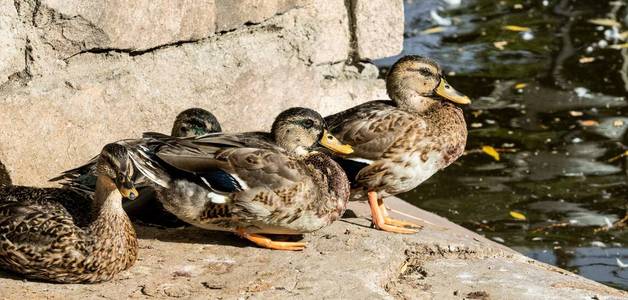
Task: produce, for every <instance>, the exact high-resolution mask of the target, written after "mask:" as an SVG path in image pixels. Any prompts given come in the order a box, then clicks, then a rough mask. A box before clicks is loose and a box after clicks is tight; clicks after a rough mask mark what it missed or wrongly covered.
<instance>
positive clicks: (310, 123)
mask: <svg viewBox="0 0 628 300" xmlns="http://www.w3.org/2000/svg"><path fill="white" fill-rule="evenodd" d="M302 124H303V127H305V128H312V126H314V121H312V120H309V119H308V120H304V121H303V123H302Z"/></svg>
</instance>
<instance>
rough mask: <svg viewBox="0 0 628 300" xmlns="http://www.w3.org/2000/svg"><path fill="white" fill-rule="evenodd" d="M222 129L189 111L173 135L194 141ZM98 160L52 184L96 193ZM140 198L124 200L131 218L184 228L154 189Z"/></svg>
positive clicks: (200, 112) (195, 110) (206, 115)
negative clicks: (200, 136) (193, 139)
mask: <svg viewBox="0 0 628 300" xmlns="http://www.w3.org/2000/svg"><path fill="white" fill-rule="evenodd" d="M221 131H222V128H221V127H220V123H219V122H218V120H217V119H216V117H215V116H214V115H213V114H212V113H210V112H209V111H207V110H204V109H202V108H189V109H186V110H184V111H182V112H180V113H179V114H178V115H177V116H176V118H175V120H174V123H173V125H172V132H171V135H172V136H175V137H192V136H199V135H204V134H208V133H214V132H221ZM97 158H98V156H96V157H95V158H93V159H92V160H91V161H90V163H88V164H86V165H84V166H81V167H79V168H76V169H73V170H69V171H67V172H65V173H63V174H62V175H61V176H59V177H55V178H53V179H51V181H60V183H61V184H62V185H65V186H67V187H69V188H71V189H74V190H80V191H83V192H87V193H88V194H89V193H91V192H93V191H94V188H95V185H96V174H95V171H96V163H97V161H98V159H97ZM138 190H139V191H140V195H141V196H140V197H138V198H137V199H135V200H133V201H128V199H124V201H123V202H122V205H123V207H124V210H125V211H126V212H127V214H128V215H129V216H131V217H132V218H134V219H138V220H141V221H143V222H145V223H149V224H157V225H164V226H169V227H176V226H181V225H182V223H181V221H179V220H178V219H177V218H176V217H175V216H173V215H171V214H170V213H168V212H166V211H164V209H163V206H162V205H161V203H159V202H158V201H155V197H154V196H155V195H154V191H153V190H152V188H150V187H141V186H140V187H138Z"/></svg>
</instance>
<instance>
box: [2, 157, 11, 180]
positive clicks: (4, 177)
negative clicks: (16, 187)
mask: <svg viewBox="0 0 628 300" xmlns="http://www.w3.org/2000/svg"><path fill="white" fill-rule="evenodd" d="M5 185H11V177H10V176H9V171H7V168H6V167H5V166H4V164H2V162H1V161H0V186H5Z"/></svg>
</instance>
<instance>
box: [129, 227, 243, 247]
mask: <svg viewBox="0 0 628 300" xmlns="http://www.w3.org/2000/svg"><path fill="white" fill-rule="evenodd" d="M135 231H136V233H137V238H138V239H149V240H158V241H162V242H173V243H186V244H207V245H223V246H234V247H240V248H243V247H248V246H251V243H249V242H248V241H246V240H244V239H241V238H239V237H238V236H237V235H235V234H233V233H230V232H222V231H213V230H205V229H202V228H196V227H193V226H189V227H184V228H158V227H154V226H144V225H139V224H135Z"/></svg>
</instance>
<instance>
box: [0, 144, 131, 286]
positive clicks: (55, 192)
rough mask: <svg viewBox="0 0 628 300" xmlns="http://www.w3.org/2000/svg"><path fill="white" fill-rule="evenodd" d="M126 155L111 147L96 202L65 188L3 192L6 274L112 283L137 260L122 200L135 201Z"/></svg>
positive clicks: (1, 239) (104, 156)
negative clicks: (13, 273) (113, 279)
mask: <svg viewBox="0 0 628 300" xmlns="http://www.w3.org/2000/svg"><path fill="white" fill-rule="evenodd" d="M133 170H134V169H133V166H132V162H131V160H130V159H129V156H128V152H127V151H126V149H125V148H124V147H123V146H121V145H119V144H108V145H106V146H104V148H103V149H102V151H101V153H100V155H99V158H98V163H97V166H96V175H97V180H96V187H95V193H94V196H93V197H91V196H88V195H86V194H82V193H80V192H78V191H74V190H70V189H64V188H36V187H26V186H15V185H11V186H5V187H3V188H1V189H0V269H3V270H8V271H11V272H15V273H18V274H21V275H23V276H24V277H26V278H28V279H36V280H44V281H50V282H57V283H97V282H103V281H108V280H110V279H112V278H113V276H114V275H116V274H117V273H119V272H121V271H124V270H126V269H128V268H130V267H131V266H132V265H133V264H134V263H135V260H136V258H137V251H138V244H137V238H136V235H135V230H134V228H133V225H132V224H131V221H130V220H129V218H128V216H127V215H126V213H125V212H124V210H123V209H122V197H126V198H128V199H135V198H136V197H137V196H138V192H137V190H136V189H135V186H134V183H133V180H132V178H133V175H134V171H133Z"/></svg>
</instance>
